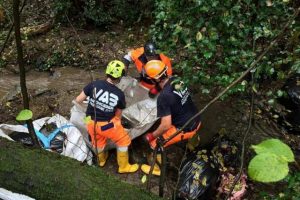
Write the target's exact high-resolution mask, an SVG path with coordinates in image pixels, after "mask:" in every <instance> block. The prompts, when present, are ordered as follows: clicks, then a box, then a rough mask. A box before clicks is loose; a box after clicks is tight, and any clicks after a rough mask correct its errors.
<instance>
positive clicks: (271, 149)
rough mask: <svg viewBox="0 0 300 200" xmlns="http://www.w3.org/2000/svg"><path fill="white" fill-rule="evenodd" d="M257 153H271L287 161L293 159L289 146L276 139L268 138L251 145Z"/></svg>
mask: <svg viewBox="0 0 300 200" xmlns="http://www.w3.org/2000/svg"><path fill="white" fill-rule="evenodd" d="M252 148H253V149H254V150H255V152H256V153H257V154H263V153H272V154H275V155H276V156H278V157H280V158H281V159H283V160H285V161H287V162H293V161H295V158H294V154H293V152H292V150H291V148H290V147H289V146H288V145H286V144H284V143H283V142H281V141H280V140H278V139H269V140H265V141H263V142H261V143H260V144H258V145H252Z"/></svg>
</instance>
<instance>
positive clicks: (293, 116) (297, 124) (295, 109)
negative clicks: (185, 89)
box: [279, 74, 300, 134]
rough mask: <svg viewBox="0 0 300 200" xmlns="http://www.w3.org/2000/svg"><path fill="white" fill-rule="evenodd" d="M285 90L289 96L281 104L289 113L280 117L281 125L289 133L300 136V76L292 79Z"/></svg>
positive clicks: (280, 100)
mask: <svg viewBox="0 0 300 200" xmlns="http://www.w3.org/2000/svg"><path fill="white" fill-rule="evenodd" d="M283 90H284V91H285V92H286V93H287V96H284V97H282V98H280V99H279V102H280V103H281V104H282V105H283V106H284V107H285V108H286V109H287V110H289V112H287V113H286V114H284V115H283V116H281V117H280V119H279V124H281V125H282V126H283V127H284V128H285V129H286V130H287V131H288V132H289V133H293V134H300V117H299V116H300V74H295V75H294V76H292V77H290V78H289V79H288V80H287V81H286V83H285V85H284V87H283Z"/></svg>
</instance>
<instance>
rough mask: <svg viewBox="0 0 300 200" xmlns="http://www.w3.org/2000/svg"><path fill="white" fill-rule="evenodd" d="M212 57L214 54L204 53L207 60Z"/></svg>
mask: <svg viewBox="0 0 300 200" xmlns="http://www.w3.org/2000/svg"><path fill="white" fill-rule="evenodd" d="M212 55H213V53H212V52H205V53H204V57H205V58H206V59H208V58H210V57H211V56H212Z"/></svg>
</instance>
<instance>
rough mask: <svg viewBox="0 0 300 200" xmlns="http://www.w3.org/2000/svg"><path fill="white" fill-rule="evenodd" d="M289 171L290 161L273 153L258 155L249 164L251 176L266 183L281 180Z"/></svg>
mask: <svg viewBox="0 0 300 200" xmlns="http://www.w3.org/2000/svg"><path fill="white" fill-rule="evenodd" d="M288 172H289V167H288V163H287V162H285V161H283V160H281V159H278V157H277V156H276V155H274V154H272V153H263V154H259V155H256V156H255V157H254V158H253V159H252V160H251V161H250V163H249V166H248V174H249V176H250V178H251V179H253V180H255V181H259V182H264V183H269V182H276V181H279V180H281V179H283V178H284V177H286V176H287V174H288Z"/></svg>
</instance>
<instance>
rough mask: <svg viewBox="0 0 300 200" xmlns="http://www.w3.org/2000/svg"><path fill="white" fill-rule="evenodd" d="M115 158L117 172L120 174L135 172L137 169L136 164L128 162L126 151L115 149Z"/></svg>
mask: <svg viewBox="0 0 300 200" xmlns="http://www.w3.org/2000/svg"><path fill="white" fill-rule="evenodd" d="M117 160H118V165H119V170H118V172H119V173H120V174H123V173H132V172H136V171H137V170H138V169H139V165H138V164H133V165H131V164H129V162H128V151H124V152H123V151H117Z"/></svg>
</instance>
